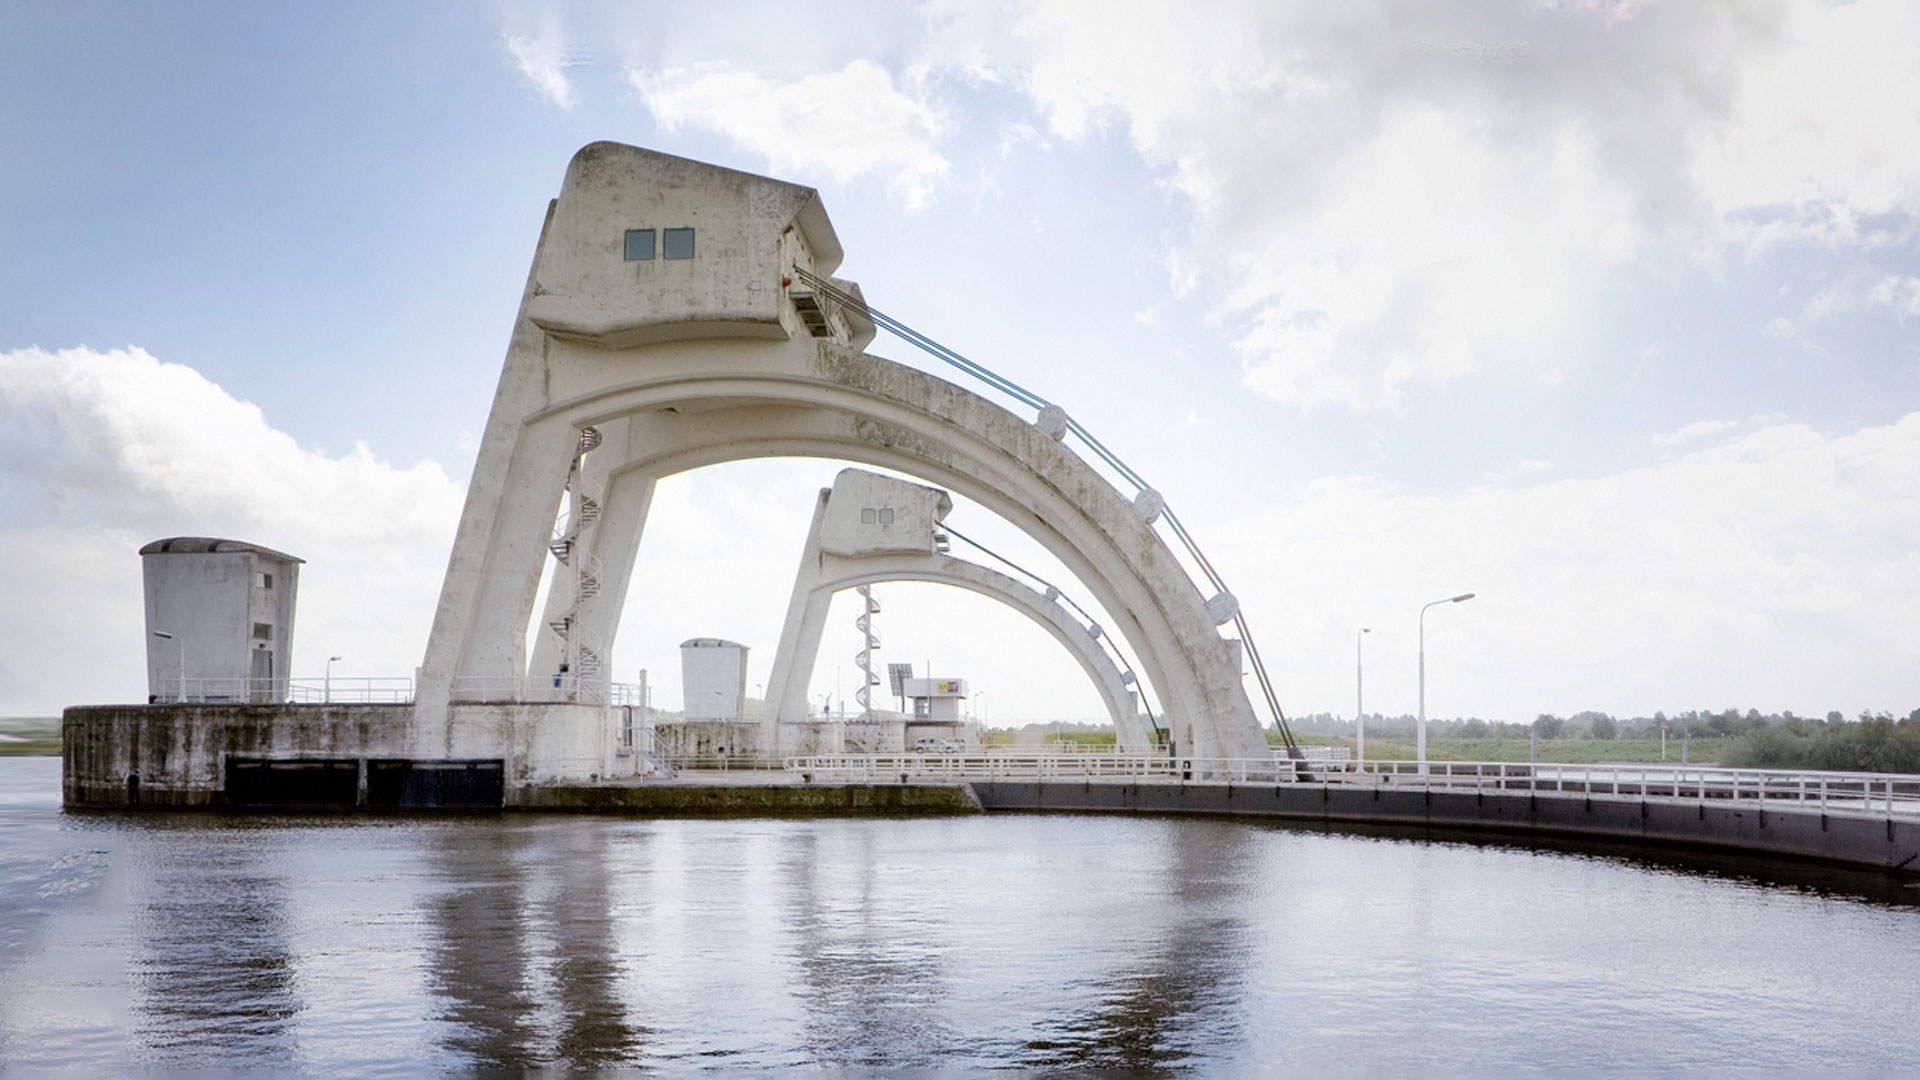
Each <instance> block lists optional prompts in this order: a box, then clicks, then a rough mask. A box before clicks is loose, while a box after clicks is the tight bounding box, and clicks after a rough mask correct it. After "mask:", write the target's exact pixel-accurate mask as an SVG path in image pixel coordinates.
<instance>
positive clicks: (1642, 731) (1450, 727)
mask: <svg viewBox="0 0 1920 1080" xmlns="http://www.w3.org/2000/svg"><path fill="white" fill-rule="evenodd" d="M1288 723H1289V724H1290V725H1291V726H1292V727H1293V729H1294V730H1296V731H1308V732H1314V733H1317V734H1323V735H1344V736H1347V737H1349V738H1351V737H1353V736H1354V734H1355V725H1354V722H1353V720H1352V719H1351V718H1347V719H1342V718H1340V717H1337V716H1334V715H1333V714H1331V713H1315V714H1313V715H1310V716H1299V717H1293V718H1290V719H1289V721H1288ZM1417 723H1418V720H1417V718H1415V717H1413V716H1410V715H1404V714H1403V715H1400V716H1385V715H1381V714H1379V713H1368V714H1367V734H1368V735H1370V736H1373V737H1375V738H1383V739H1411V738H1413V737H1414V727H1415V725H1416V724H1417ZM1662 731H1664V732H1665V734H1666V735H1667V737H1668V738H1673V739H1684V738H1688V737H1695V738H1721V739H1728V740H1731V741H1729V742H1728V743H1727V744H1726V745H1725V746H1724V747H1723V748H1722V749H1721V751H1720V761H1719V764H1721V765H1727V766H1733V767H1736V768H1755V769H1831V770H1835V771H1841V772H1910V773H1920V709H1915V710H1913V711H1912V712H1910V713H1908V714H1907V715H1906V716H1904V717H1900V718H1898V719H1896V718H1895V717H1894V715H1893V714H1892V713H1888V712H1871V711H1868V712H1862V713H1860V714H1859V715H1858V716H1856V717H1854V718H1852V719H1848V718H1847V717H1846V716H1845V715H1843V714H1842V713H1841V712H1839V710H1833V711H1830V712H1828V713H1827V714H1826V715H1825V716H1817V717H1816V716H1798V715H1795V714H1794V713H1793V712H1792V711H1791V710H1783V711H1781V712H1777V713H1762V712H1761V711H1760V710H1758V709H1747V710H1745V711H1744V712H1743V711H1742V710H1740V709H1722V710H1719V711H1717V712H1716V711H1713V710H1700V709H1689V710H1687V711H1685V712H1678V713H1674V714H1672V715H1671V716H1669V715H1668V714H1667V713H1665V712H1656V713H1654V714H1653V715H1652V716H1634V717H1615V716H1610V715H1608V714H1607V713H1603V712H1597V711H1593V710H1587V711H1583V712H1577V713H1574V714H1573V715H1571V716H1565V717H1561V716H1555V715H1553V714H1551V713H1541V714H1540V715H1539V716H1537V717H1535V718H1534V719H1533V721H1532V722H1531V723H1517V722H1514V721H1509V720H1485V719H1482V718H1480V717H1477V716H1472V717H1466V718H1458V717H1456V718H1453V719H1447V720H1438V719H1433V718H1431V717H1430V718H1428V720H1427V737H1428V738H1429V739H1526V738H1531V737H1533V736H1535V735H1538V736H1539V737H1540V738H1542V739H1657V738H1659V737H1660V735H1661V733H1662ZM1696 760H1697V759H1696Z"/></svg>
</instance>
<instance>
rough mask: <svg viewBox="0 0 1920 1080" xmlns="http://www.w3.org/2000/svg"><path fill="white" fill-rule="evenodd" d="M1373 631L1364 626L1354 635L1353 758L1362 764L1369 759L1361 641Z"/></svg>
mask: <svg viewBox="0 0 1920 1080" xmlns="http://www.w3.org/2000/svg"><path fill="white" fill-rule="evenodd" d="M1371 633H1373V630H1372V629H1370V628H1368V627H1365V626H1363V627H1361V628H1360V632H1359V633H1358V634H1355V635H1353V724H1354V729H1353V730H1354V739H1353V759H1354V760H1355V761H1356V762H1359V763H1360V764H1362V765H1364V764H1366V761H1367V711H1366V709H1365V707H1364V706H1363V705H1362V702H1364V701H1365V700H1366V699H1365V697H1364V695H1363V693H1362V691H1363V690H1364V689H1365V683H1364V682H1363V681H1362V679H1361V667H1360V643H1361V642H1362V641H1364V640H1366V635H1368V634H1371Z"/></svg>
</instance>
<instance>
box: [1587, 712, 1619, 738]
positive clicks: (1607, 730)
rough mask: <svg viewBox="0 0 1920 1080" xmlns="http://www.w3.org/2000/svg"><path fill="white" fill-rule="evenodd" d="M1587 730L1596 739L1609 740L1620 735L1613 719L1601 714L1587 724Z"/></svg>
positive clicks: (1617, 725) (1617, 724) (1616, 723)
mask: <svg viewBox="0 0 1920 1080" xmlns="http://www.w3.org/2000/svg"><path fill="white" fill-rule="evenodd" d="M1587 730H1588V731H1591V732H1593V737H1594V738H1596V739H1611V738H1614V737H1615V736H1617V735H1619V734H1620V725H1619V723H1618V722H1616V721H1615V720H1614V718H1613V717H1611V716H1608V715H1607V714H1606V713H1601V714H1600V715H1598V716H1596V717H1594V718H1593V719H1592V720H1590V721H1588V722H1587Z"/></svg>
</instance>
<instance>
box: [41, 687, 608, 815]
mask: <svg viewBox="0 0 1920 1080" xmlns="http://www.w3.org/2000/svg"><path fill="white" fill-rule="evenodd" d="M60 728H61V757H62V769H61V786H62V795H63V801H64V802H65V804H66V805H67V806H68V807H70V808H74V809H187V808H192V807H207V806H222V805H225V804H226V802H227V799H226V795H227V783H228V771H229V767H230V765H231V764H232V763H233V762H234V761H249V762H276V763H293V762H308V763H320V762H342V763H344V762H353V763H355V764H356V767H357V768H358V769H359V771H360V773H361V775H360V777H359V779H358V786H359V794H360V797H361V801H362V802H364V801H365V789H366V783H367V781H366V777H365V775H364V774H365V772H366V766H367V763H368V762H383V761H388V762H416V763H420V764H422V765H427V764H432V763H444V762H448V761H455V762H459V761H472V760H484V761H489V762H497V767H496V771H497V773H498V775H499V781H500V782H499V785H497V786H503V787H504V798H505V801H506V803H507V804H509V805H511V804H512V803H513V802H514V801H515V799H516V793H517V792H519V791H521V790H524V789H525V788H527V787H528V786H532V785H542V784H583V783H592V782H595V781H597V780H599V779H600V778H601V776H602V775H603V772H604V769H605V764H606V762H607V761H609V759H610V758H611V756H612V752H611V748H610V747H609V746H608V739H609V735H608V725H607V718H606V712H605V710H604V709H602V708H601V707H599V706H584V705H571V704H559V703H552V704H518V705H505V704H455V705H454V706H452V708H451V709H450V710H449V712H448V718H447V720H446V722H445V723H444V724H442V725H435V726H434V727H433V729H432V730H430V731H428V730H422V729H421V727H420V725H417V724H416V723H415V722H414V710H413V706H412V705H404V704H403V705H366V704H331V705H305V704H302V705H290V704H274V705H226V704H218V705H212V704H191V703H189V704H170V705H83V706H75V707H73V708H69V709H67V710H66V712H65V713H64V714H63V715H62V717H61V725H60Z"/></svg>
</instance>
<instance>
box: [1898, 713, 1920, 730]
mask: <svg viewBox="0 0 1920 1080" xmlns="http://www.w3.org/2000/svg"><path fill="white" fill-rule="evenodd" d="M1909 725H1911V726H1914V727H1920V709H1915V710H1913V711H1912V712H1910V713H1908V714H1907V718H1906V719H1905V720H1902V721H1900V726H1901V727H1907V726H1909Z"/></svg>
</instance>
